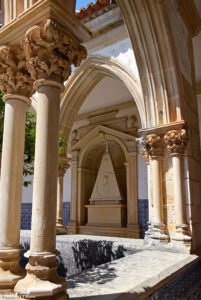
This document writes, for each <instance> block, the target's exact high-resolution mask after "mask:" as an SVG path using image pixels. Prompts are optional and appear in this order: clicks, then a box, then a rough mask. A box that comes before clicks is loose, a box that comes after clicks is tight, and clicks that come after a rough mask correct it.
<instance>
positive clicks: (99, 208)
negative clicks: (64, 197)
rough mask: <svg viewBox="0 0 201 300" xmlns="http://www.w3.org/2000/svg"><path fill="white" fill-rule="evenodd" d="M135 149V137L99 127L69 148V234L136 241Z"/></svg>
mask: <svg viewBox="0 0 201 300" xmlns="http://www.w3.org/2000/svg"><path fill="white" fill-rule="evenodd" d="M135 149H136V142H135V137H133V136H131V135H129V134H125V133H122V132H119V131H117V130H114V129H111V128H107V127H105V126H102V125H98V126H96V127H95V128H93V129H92V130H91V131H90V132H89V133H88V134H87V135H85V136H84V137H83V138H81V139H80V140H79V141H77V142H76V143H75V144H74V145H73V146H72V158H74V157H77V163H76V164H74V166H76V167H74V169H73V170H72V174H73V177H72V191H73V192H72V199H71V206H72V207H71V211H74V216H73V215H72V213H71V221H70V224H69V226H68V232H69V233H71V232H77V233H85V234H99V235H110V236H127V237H128V236H133V237H139V226H138V218H133V215H138V208H137V188H136V185H135V184H130V183H129V180H133V178H136V176H137V175H136V172H137V170H136V150H135ZM131 157H132V158H133V159H131ZM75 168H76V169H77V171H76V170H75ZM131 173H132V174H131ZM131 178H132V179H131ZM75 185H76V186H77V187H76V186H75ZM73 218H74V219H73ZM75 219H76V220H75ZM131 223H133V224H131ZM132 225H133V226H132ZM75 227H76V229H75ZM131 227H132V230H130V228H131ZM73 228H74V229H73Z"/></svg>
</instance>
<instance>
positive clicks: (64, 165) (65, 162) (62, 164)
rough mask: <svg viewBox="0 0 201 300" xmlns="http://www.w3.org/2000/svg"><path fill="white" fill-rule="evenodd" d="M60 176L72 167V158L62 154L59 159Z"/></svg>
mask: <svg viewBox="0 0 201 300" xmlns="http://www.w3.org/2000/svg"><path fill="white" fill-rule="evenodd" d="M58 167H59V169H58V176H59V177H63V176H64V175H65V173H66V170H67V169H69V168H70V159H69V158H66V157H63V156H60V157H59V160H58Z"/></svg>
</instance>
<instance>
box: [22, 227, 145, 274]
mask: <svg viewBox="0 0 201 300" xmlns="http://www.w3.org/2000/svg"><path fill="white" fill-rule="evenodd" d="M21 243H22V245H23V246H24V248H25V252H26V251H27V250H28V249H29V245H30V231H28V230H26V231H22V232H21ZM142 247H143V240H134V239H123V238H111V237H98V236H91V237H90V236H89V235H87V236H85V235H63V236H57V249H58V250H59V251H60V256H59V257H58V260H59V273H60V275H63V276H70V275H73V274H77V273H80V272H82V271H85V270H88V269H90V268H93V267H96V266H98V265H101V264H104V263H107V262H110V261H113V260H116V259H119V258H122V257H125V256H128V255H131V254H134V253H137V252H139V251H141V250H142ZM22 263H23V264H24V265H25V264H26V259H24V258H23V261H22Z"/></svg>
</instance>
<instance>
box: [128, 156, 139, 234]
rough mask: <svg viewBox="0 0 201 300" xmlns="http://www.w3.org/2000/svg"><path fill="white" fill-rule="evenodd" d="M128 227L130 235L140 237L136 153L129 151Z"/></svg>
mask: <svg viewBox="0 0 201 300" xmlns="http://www.w3.org/2000/svg"><path fill="white" fill-rule="evenodd" d="M126 182H127V219H128V220H127V228H128V231H129V232H130V233H129V236H133V237H135V238H139V223H138V200H137V172H136V153H128V160H127V163H126Z"/></svg>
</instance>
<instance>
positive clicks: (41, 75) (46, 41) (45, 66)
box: [22, 19, 87, 83]
mask: <svg viewBox="0 0 201 300" xmlns="http://www.w3.org/2000/svg"><path fill="white" fill-rule="evenodd" d="M22 47H23V49H24V52H25V56H26V60H27V69H28V71H29V72H30V74H31V77H32V79H33V80H38V79H48V80H54V81H57V82H60V83H63V81H65V80H67V79H68V77H69V75H70V73H71V65H72V64H73V65H74V66H76V67H77V66H79V64H80V63H81V61H82V60H83V59H85V58H86V56H87V52H86V49H85V48H84V47H83V46H81V45H80V43H79V42H78V41H77V40H76V39H75V38H74V37H73V36H72V35H71V34H70V33H68V32H66V31H65V30H63V29H62V28H61V27H60V26H59V25H58V24H57V23H55V22H53V21H52V20H51V19H47V20H45V21H44V22H43V23H42V24H41V25H40V26H39V25H36V26H33V27H32V28H30V29H29V30H28V31H27V32H26V34H25V38H24V39H23V41H22Z"/></svg>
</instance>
